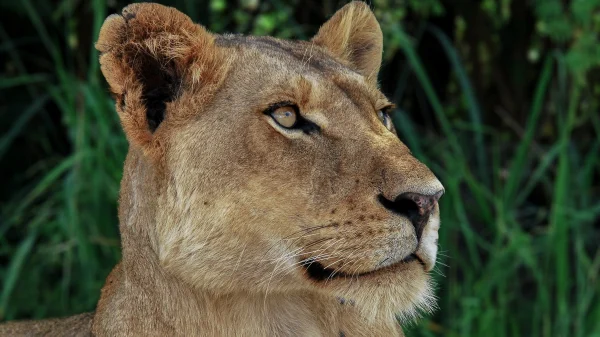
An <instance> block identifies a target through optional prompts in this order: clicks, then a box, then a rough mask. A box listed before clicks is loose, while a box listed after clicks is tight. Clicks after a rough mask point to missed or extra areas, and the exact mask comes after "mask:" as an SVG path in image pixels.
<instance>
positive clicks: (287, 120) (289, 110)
mask: <svg viewBox="0 0 600 337" xmlns="http://www.w3.org/2000/svg"><path fill="white" fill-rule="evenodd" d="M271 117H273V119H274V120H275V121H276V122H277V124H279V125H281V126H283V127H284V128H288V129H290V128H292V127H294V125H295V124H296V121H297V120H298V116H297V115H296V110H294V108H293V107H291V106H282V107H280V108H277V109H275V110H273V112H271Z"/></svg>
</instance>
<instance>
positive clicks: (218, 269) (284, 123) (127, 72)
mask: <svg viewBox="0 0 600 337" xmlns="http://www.w3.org/2000/svg"><path fill="white" fill-rule="evenodd" d="M96 47H97V49H98V50H99V51H100V53H101V56H100V63H101V66H102V73H103V74H104V76H105V78H106V80H107V81H108V84H109V86H110V90H111V91H112V93H113V94H114V96H115V98H116V107H117V111H118V113H119V116H120V118H121V122H122V125H123V129H124V131H125V134H126V136H127V138H128V140H129V143H130V149H129V154H128V156H127V159H126V161H125V169H124V175H123V180H122V182H121V195H120V200H119V202H120V205H119V220H120V231H121V235H122V247H123V259H122V261H121V262H120V263H119V264H118V265H117V266H116V267H115V268H114V270H113V271H112V272H111V274H110V275H109V276H108V278H107V280H106V284H105V286H104V288H103V289H102V295H101V298H100V301H99V303H98V307H97V309H96V312H95V313H94V314H92V313H90V314H83V315H80V316H75V317H72V318H67V319H64V320H51V321H40V322H34V323H11V324H8V325H5V326H3V327H1V328H0V332H2V333H4V334H28V333H31V334H34V335H35V334H40V335H53V336H54V335H56V336H62V335H89V334H91V335H96V336H398V335H402V330H401V327H400V325H399V324H398V320H399V319H400V321H401V320H403V319H408V318H411V317H414V315H415V313H416V311H417V310H418V309H424V310H430V309H431V308H432V307H433V305H434V296H433V294H432V290H431V285H430V281H429V276H428V273H429V272H430V271H431V270H432V268H433V266H434V263H435V259H436V252H437V239H438V234H437V231H438V228H439V216H438V213H439V210H438V203H437V201H438V199H439V198H440V196H441V195H442V193H443V188H442V185H441V184H440V182H439V181H438V180H437V179H436V177H435V176H434V175H433V174H432V173H431V171H430V170H429V169H427V167H425V166H424V165H423V164H422V163H420V162H419V161H417V160H416V159H415V158H414V157H413V156H412V155H411V153H410V151H409V150H408V148H407V147H406V146H405V145H404V144H402V143H401V142H400V141H399V140H398V137H397V135H396V133H395V130H394V127H393V125H392V122H391V120H390V117H389V116H388V110H389V109H390V108H391V107H392V104H391V103H390V102H389V101H388V100H387V99H386V98H385V96H384V95H383V94H382V93H381V92H380V91H379V90H378V89H377V73H378V71H379V67H380V64H381V54H382V34H381V30H380V28H379V24H378V23H377V21H376V19H375V17H374V15H373V13H372V12H371V11H370V9H369V8H368V6H367V5H366V4H365V3H363V2H352V3H349V4H347V5H346V6H344V7H343V8H342V9H341V10H339V11H338V12H337V13H336V14H335V15H334V16H333V17H332V18H331V19H330V20H329V21H328V22H326V23H325V24H324V25H323V26H322V27H321V29H320V30H319V32H318V33H317V35H316V36H315V37H314V38H313V39H312V40H311V41H310V42H304V41H285V40H279V39H275V38H272V37H252V36H241V35H229V34H226V35H216V34H212V33H210V32H208V31H206V30H205V29H204V28H203V27H202V26H200V25H197V24H194V23H192V21H191V20H190V19H189V18H188V17H187V16H186V15H184V14H182V13H181V12H179V11H177V10H175V9H173V8H168V7H164V6H161V5H157V4H133V5H130V6H128V7H126V8H125V9H123V12H122V14H121V15H111V16H109V17H108V18H107V19H106V21H105V22H104V25H103V26H102V29H101V31H100V37H99V39H98V42H97V44H96Z"/></svg>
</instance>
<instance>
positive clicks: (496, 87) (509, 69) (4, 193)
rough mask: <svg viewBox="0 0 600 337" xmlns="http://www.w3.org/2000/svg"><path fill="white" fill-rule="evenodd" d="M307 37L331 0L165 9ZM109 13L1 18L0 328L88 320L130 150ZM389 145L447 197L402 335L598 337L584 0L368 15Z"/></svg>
mask: <svg viewBox="0 0 600 337" xmlns="http://www.w3.org/2000/svg"><path fill="white" fill-rule="evenodd" d="M164 3H165V4H168V5H172V6H175V7H177V8H178V9H180V10H182V11H183V12H185V13H187V14H188V15H190V16H191V17H192V18H193V19H194V20H195V21H199V22H201V23H202V24H204V25H206V26H207V27H209V28H210V29H211V30H213V31H215V32H225V31H229V32H240V33H248V34H259V35H266V34H269V35H275V36H279V37H283V38H300V39H306V38H309V37H310V36H312V35H313V34H314V33H315V32H316V31H317V29H318V26H319V25H320V24H321V23H323V22H324V21H325V20H326V18H327V17H328V16H329V15H331V14H332V13H333V12H334V11H335V10H336V9H338V8H339V7H340V6H341V5H343V3H344V1H328V0H325V1H316V0H304V1H300V0H295V1H285V2H284V1H281V0H269V1H266V0H265V1H263V0H239V1H225V0H206V1H192V0H189V1H188V0H172V1H164ZM125 4H126V3H125V2H124V1H121V0H118V1H117V0H92V1H81V0H62V1H42V0H38V1H36V0H23V1H19V2H17V1H14V2H9V1H2V2H0V18H1V19H0V74H1V75H0V88H1V91H0V121H1V122H0V161H1V165H0V170H1V173H2V176H4V177H5V178H7V179H6V180H5V181H4V183H3V184H2V188H0V280H1V281H0V320H9V319H18V318H42V317H51V316H61V315H68V314H74V313H78V312H82V311H89V310H93V308H94V305H95V303H96V301H97V299H98V296H99V289H100V287H101V286H102V285H103V283H104V279H105V277H106V275H107V274H108V272H109V271H110V269H111V268H112V267H113V266H114V264H115V263H116V261H118V259H119V238H118V228H117V216H116V199H117V195H118V189H119V180H120V177H121V171H122V165H123V159H124V156H125V153H126V151H127V143H126V141H125V139H124V137H123V134H122V132H121V130H120V125H119V121H118V118H117V115H116V113H115V111H114V103H113V101H112V100H111V99H110V97H109V95H108V90H107V87H106V84H105V83H104V80H103V79H102V78H101V76H100V74H99V69H98V68H99V67H98V61H97V60H98V55H97V53H96V51H95V50H94V49H93V42H94V41H95V39H96V37H97V35H98V30H99V27H100V26H101V24H102V22H103V20H104V18H105V17H106V16H107V15H108V14H111V13H113V12H117V11H119V10H120V8H122V7H123V6H124V5H125ZM370 4H371V5H372V7H373V8H374V11H375V13H376V15H377V17H378V18H379V20H380V22H381V25H382V29H383V32H384V34H385V39H386V41H385V55H384V58H385V61H384V68H383V71H382V73H381V76H380V80H381V86H382V89H383V90H384V92H386V93H387V94H388V95H389V96H390V97H391V98H393V99H394V100H395V102H396V103H397V104H398V109H397V111H396V112H395V113H394V116H393V117H394V119H395V122H396V125H397V128H398V130H399V132H400V137H401V138H402V140H403V141H404V142H405V143H407V144H408V145H409V147H410V148H411V149H412V151H413V153H415V155H417V156H418V157H419V158H421V159H422V160H423V161H425V162H426V163H427V164H428V165H429V166H430V167H432V169H433V170H434V171H435V172H436V174H437V175H438V176H439V177H440V180H441V181H442V182H443V183H444V185H445V187H446V196H445V197H444V198H442V202H441V212H442V214H441V216H442V229H441V238H440V246H441V257H440V260H439V261H440V264H439V267H438V268H437V269H436V271H437V275H436V278H437V282H438V290H437V294H438V296H439V310H438V311H437V312H436V313H435V314H434V315H432V316H430V317H426V318H425V319H423V320H421V321H419V322H418V323H416V324H414V325H413V326H410V327H407V329H406V330H407V334H408V335H409V336H471V335H473V336H519V335H522V336H581V337H584V336H585V337H588V336H600V280H599V275H600V272H599V271H600V249H599V244H598V243H599V242H600V220H599V218H600V202H599V200H600V179H599V178H600V156H599V153H600V137H599V136H600V114H599V113H598V108H599V101H600V81H599V68H600V43H599V35H600V34H599V33H600V0H573V1H562V0H561V1H559V0H529V1H521V0H481V1H465V0H447V1H438V0H372V1H370Z"/></svg>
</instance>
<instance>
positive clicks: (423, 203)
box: [379, 189, 444, 240]
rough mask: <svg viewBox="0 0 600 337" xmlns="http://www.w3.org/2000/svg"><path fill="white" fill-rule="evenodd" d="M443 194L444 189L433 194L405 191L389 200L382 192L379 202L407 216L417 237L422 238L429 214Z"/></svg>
mask: <svg viewBox="0 0 600 337" xmlns="http://www.w3.org/2000/svg"><path fill="white" fill-rule="evenodd" d="M443 194H444V190H443V189H441V190H438V191H437V192H435V193H432V194H421V193H414V192H405V193H402V194H400V195H399V196H397V197H396V198H394V200H389V199H387V198H386V197H385V196H383V195H381V194H380V195H379V202H380V203H381V204H382V205H383V207H385V208H387V209H388V210H390V211H392V212H394V213H396V214H400V215H404V216H405V217H407V218H408V219H409V220H410V221H411V222H412V224H413V226H414V227H415V232H416V234H417V239H418V240H420V239H421V234H422V233H423V229H424V228H425V225H426V224H427V220H428V219H429V215H431V213H432V212H433V210H434V209H435V205H436V203H437V202H438V200H439V199H440V198H441V196H442V195H443Z"/></svg>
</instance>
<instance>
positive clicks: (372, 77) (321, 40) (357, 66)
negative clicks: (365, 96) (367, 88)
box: [312, 1, 383, 84]
mask: <svg viewBox="0 0 600 337" xmlns="http://www.w3.org/2000/svg"><path fill="white" fill-rule="evenodd" d="M312 41H313V42H314V43H315V44H317V45H319V46H321V47H323V48H325V49H327V50H328V51H329V52H331V53H332V54H333V55H334V56H336V57H338V58H340V59H341V60H343V61H345V62H347V63H348V64H349V65H350V67H351V68H352V69H354V70H356V71H357V72H358V73H360V74H361V75H363V76H364V77H365V78H366V79H367V81H368V82H370V83H373V84H377V74H378V73H379V67H381V55H382V52H383V34H382V33H381V28H380V27H379V23H378V22H377V19H376V18H375V15H374V14H373V12H372V11H371V9H370V8H369V6H368V5H367V4H366V3H364V2H362V1H353V2H350V3H349V4H347V5H345V6H344V7H342V8H341V9H340V10H338V11H337V12H336V13H335V14H334V15H333V16H332V17H331V18H330V19H329V21H327V22H325V24H324V25H323V26H321V28H320V29H319V32H318V33H317V35H315V36H314V37H313V38H312Z"/></svg>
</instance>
